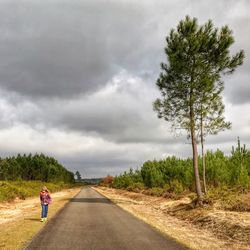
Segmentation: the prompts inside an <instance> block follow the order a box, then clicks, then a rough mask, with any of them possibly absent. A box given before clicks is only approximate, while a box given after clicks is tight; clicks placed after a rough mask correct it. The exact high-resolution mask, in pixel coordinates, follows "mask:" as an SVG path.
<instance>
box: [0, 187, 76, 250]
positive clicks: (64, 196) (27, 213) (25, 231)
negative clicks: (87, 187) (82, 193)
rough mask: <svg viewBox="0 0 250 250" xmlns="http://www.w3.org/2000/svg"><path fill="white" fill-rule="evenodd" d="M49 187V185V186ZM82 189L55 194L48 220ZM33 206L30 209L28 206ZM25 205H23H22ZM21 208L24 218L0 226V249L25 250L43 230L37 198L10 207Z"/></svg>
mask: <svg viewBox="0 0 250 250" xmlns="http://www.w3.org/2000/svg"><path fill="white" fill-rule="evenodd" d="M48 186H49V185H48ZM79 190H80V188H74V189H68V190H64V191H62V192H59V193H54V197H55V198H53V204H52V205H50V207H49V216H48V220H50V218H52V217H53V216H54V215H55V214H56V213H57V212H58V211H59V210H60V209H61V208H63V207H64V205H65V204H66V203H67V202H68V200H69V199H70V198H71V197H73V196H75V195H76V194H77V193H78V192H79ZM30 203H31V204H33V206H32V207H29V206H28V204H30ZM22 204H23V205H22ZM12 205H13V207H14V208H15V206H17V205H19V206H21V205H22V206H21V208H20V209H21V210H22V216H17V217H16V218H15V219H13V220H11V221H9V222H6V223H3V224H0V249H1V250H2V249H3V250H12V249H13V250H14V249H24V247H25V246H26V245H27V243H28V242H29V241H30V240H31V239H32V238H33V237H34V235H35V234H36V233H37V232H38V231H39V230H41V228H42V227H43V226H44V225H45V223H41V222H40V212H41V208H40V204H39V201H38V199H37V198H29V199H27V200H26V201H18V202H15V203H14V204H11V205H10V210H12V209H11V208H12V207H11V206H12Z"/></svg>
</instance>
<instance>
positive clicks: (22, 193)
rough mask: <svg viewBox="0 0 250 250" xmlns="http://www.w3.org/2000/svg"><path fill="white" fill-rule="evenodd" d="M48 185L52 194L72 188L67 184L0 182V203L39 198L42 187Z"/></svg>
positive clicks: (20, 181) (19, 181)
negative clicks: (16, 199) (32, 197)
mask: <svg viewBox="0 0 250 250" xmlns="http://www.w3.org/2000/svg"><path fill="white" fill-rule="evenodd" d="M44 185H46V186H47V188H48V189H49V191H50V192H56V191H60V190H61V189H63V188H70V187H72V185H71V184H65V183H62V182H61V183H60V182H59V183H44V182H41V181H22V180H18V181H0V202H3V201H12V200H14V199H15V198H19V199H25V198H27V197H31V196H38V195H39V192H40V191H41V187H42V186H44Z"/></svg>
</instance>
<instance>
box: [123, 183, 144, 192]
mask: <svg viewBox="0 0 250 250" xmlns="http://www.w3.org/2000/svg"><path fill="white" fill-rule="evenodd" d="M144 189H145V186H144V184H143V183H141V182H136V183H132V184H131V185H130V186H128V187H127V190H128V191H132V192H136V193H139V192H141V191H142V190H144Z"/></svg>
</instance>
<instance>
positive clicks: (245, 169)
mask: <svg viewBox="0 0 250 250" xmlns="http://www.w3.org/2000/svg"><path fill="white" fill-rule="evenodd" d="M201 162H202V158H201V157H198V163H199V166H200V170H201V168H202V167H201ZM206 166H207V175H206V178H207V184H208V187H221V186H226V187H229V188H236V189H241V190H250V150H249V149H247V148H246V146H245V145H244V146H241V144H240V140H238V144H237V146H236V147H232V151H231V154H230V155H229V156H227V155H225V154H224V153H223V152H222V151H221V150H217V151H215V152H212V151H207V153H206ZM194 178H195V177H194V175H193V160H192V159H191V158H187V159H180V158H177V157H175V156H172V157H167V158H166V159H164V160H160V161H156V160H153V161H147V162H145V163H144V164H143V166H142V167H141V169H138V170H135V171H134V170H133V169H130V170H129V171H128V172H124V173H123V174H121V175H119V176H116V177H114V179H113V180H112V182H110V183H112V184H111V185H112V186H113V187H114V188H126V189H128V190H136V189H144V188H162V189H163V191H165V192H166V191H170V192H175V193H181V192H183V191H185V190H189V191H195V190H196V188H195V185H194V184H195V182H194ZM203 184H204V183H203Z"/></svg>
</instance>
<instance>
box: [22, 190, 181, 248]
mask: <svg viewBox="0 0 250 250" xmlns="http://www.w3.org/2000/svg"><path fill="white" fill-rule="evenodd" d="M26 249H29V250H30V249H72V250H75V249H84V250H97V249H100V250H113V249H114V250H161V249H162V250H163V249H164V250H166V249H167V250H177V249H178V250H183V249H186V248H184V247H183V246H181V245H180V244H178V243H176V242H175V241H173V240H171V239H168V238H166V237H165V236H163V235H162V234H161V233H159V232H157V231H156V230H155V229H153V228H152V227H151V226H149V225H147V224H146V223H144V222H143V221H140V220H138V219H137V218H135V217H134V216H133V215H131V214H129V213H127V212H126V211H124V210H122V209H121V208H119V207H118V206H116V205H115V204H114V203H112V202H111V201H109V200H108V199H106V198H105V197H103V196H101V195H100V194H99V193H97V192H96V191H94V190H93V189H91V188H83V189H82V190H81V192H80V193H79V194H78V195H77V196H76V197H75V198H73V199H71V201H70V202H69V203H68V204H67V205H66V206H65V208H64V209H63V210H61V212H59V213H58V214H57V215H56V216H55V217H54V218H52V219H51V220H50V221H49V222H48V224H47V225H46V226H45V227H44V228H43V230H42V231H41V232H40V233H39V234H38V235H37V236H36V237H35V238H34V239H33V240H32V242H31V243H30V244H29V245H28V246H27V248H26Z"/></svg>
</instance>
